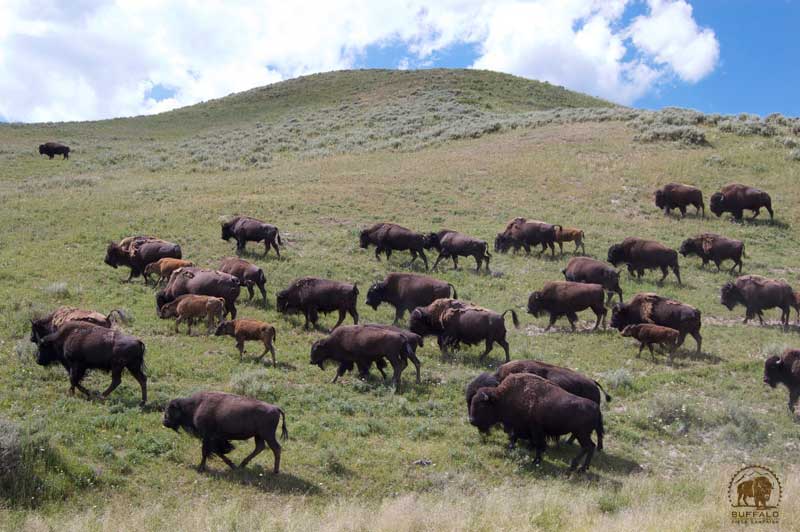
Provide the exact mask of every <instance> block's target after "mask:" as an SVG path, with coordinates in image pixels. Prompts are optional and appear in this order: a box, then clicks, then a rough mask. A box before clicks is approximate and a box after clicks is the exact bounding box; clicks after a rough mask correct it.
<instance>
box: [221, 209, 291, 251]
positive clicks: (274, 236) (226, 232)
mask: <svg viewBox="0 0 800 532" xmlns="http://www.w3.org/2000/svg"><path fill="white" fill-rule="evenodd" d="M231 238H234V239H236V253H243V252H244V250H245V246H247V243H248V242H261V241H263V242H264V255H265V256H266V254H267V253H269V248H270V247H272V249H274V250H275V254H276V255H278V258H280V257H281V250H280V249H279V248H278V246H279V245H280V246H282V245H283V241H282V240H281V235H280V232H279V231H278V228H277V227H275V226H274V225H271V224H268V223H265V222H262V221H261V220H256V219H255V218H251V217H249V216H234V217H233V218H231V219H230V220H228V221H226V222H222V240H225V241H226V242H227V241H229V240H230V239H231Z"/></svg>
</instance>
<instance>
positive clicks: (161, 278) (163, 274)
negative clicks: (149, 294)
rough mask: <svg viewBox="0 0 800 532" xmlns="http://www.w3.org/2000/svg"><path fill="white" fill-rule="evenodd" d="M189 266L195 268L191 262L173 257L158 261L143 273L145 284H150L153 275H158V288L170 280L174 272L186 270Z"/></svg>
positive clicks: (148, 266)
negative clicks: (181, 269)
mask: <svg viewBox="0 0 800 532" xmlns="http://www.w3.org/2000/svg"><path fill="white" fill-rule="evenodd" d="M188 266H194V263H193V262H192V261H190V260H183V259H175V258H172V257H164V258H162V259H158V260H157V261H155V262H151V263H150V264H148V265H147V266H145V267H144V272H142V275H143V276H144V284H147V283H148V282H150V276H151V275H153V274H158V280H157V281H156V282H155V284H156V286H157V285H160V284H161V283H162V282H166V281H167V280H169V276H170V275H172V272H174V271H175V270H177V269H178V268H186V267H188Z"/></svg>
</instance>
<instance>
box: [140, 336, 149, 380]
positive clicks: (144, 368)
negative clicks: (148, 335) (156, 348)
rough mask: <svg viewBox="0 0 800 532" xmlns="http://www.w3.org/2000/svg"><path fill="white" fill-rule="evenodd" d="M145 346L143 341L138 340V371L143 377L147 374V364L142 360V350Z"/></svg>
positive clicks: (143, 350)
mask: <svg viewBox="0 0 800 532" xmlns="http://www.w3.org/2000/svg"><path fill="white" fill-rule="evenodd" d="M146 349H147V348H146V347H145V345H144V342H142V341H141V340H139V353H140V355H139V356H140V357H141V358H140V360H139V371H141V372H142V375H144V376H145V377H146V376H147V364H146V363H145V361H144V352H145V350H146Z"/></svg>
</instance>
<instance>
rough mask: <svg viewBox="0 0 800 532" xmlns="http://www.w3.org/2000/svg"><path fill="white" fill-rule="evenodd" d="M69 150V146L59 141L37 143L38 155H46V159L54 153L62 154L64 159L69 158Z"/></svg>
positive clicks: (53, 155) (54, 154) (50, 157)
mask: <svg viewBox="0 0 800 532" xmlns="http://www.w3.org/2000/svg"><path fill="white" fill-rule="evenodd" d="M69 151H70V150H69V146H66V145H64V144H61V143H59V142H45V143H44V144H39V155H47V158H48V159H52V158H53V157H55V156H56V155H62V156H63V157H64V159H69Z"/></svg>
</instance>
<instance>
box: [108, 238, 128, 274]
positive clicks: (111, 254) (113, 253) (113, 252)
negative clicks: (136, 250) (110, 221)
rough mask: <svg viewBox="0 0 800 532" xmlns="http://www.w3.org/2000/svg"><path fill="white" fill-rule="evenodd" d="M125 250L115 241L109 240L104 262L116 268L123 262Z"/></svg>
mask: <svg viewBox="0 0 800 532" xmlns="http://www.w3.org/2000/svg"><path fill="white" fill-rule="evenodd" d="M124 254H125V252H124V251H123V250H122V248H121V247H119V246H118V245H117V244H115V243H114V242H109V243H108V247H106V257H105V259H103V262H105V263H106V264H108V265H109V266H111V267H112V268H116V267H117V266H119V265H120V264H122V260H121V259H122V256H123V255H124Z"/></svg>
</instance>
